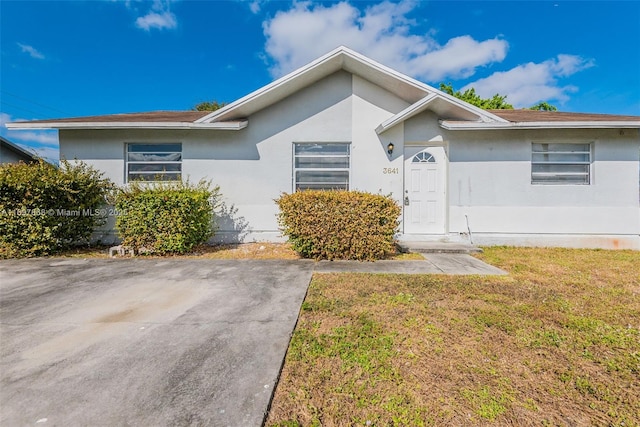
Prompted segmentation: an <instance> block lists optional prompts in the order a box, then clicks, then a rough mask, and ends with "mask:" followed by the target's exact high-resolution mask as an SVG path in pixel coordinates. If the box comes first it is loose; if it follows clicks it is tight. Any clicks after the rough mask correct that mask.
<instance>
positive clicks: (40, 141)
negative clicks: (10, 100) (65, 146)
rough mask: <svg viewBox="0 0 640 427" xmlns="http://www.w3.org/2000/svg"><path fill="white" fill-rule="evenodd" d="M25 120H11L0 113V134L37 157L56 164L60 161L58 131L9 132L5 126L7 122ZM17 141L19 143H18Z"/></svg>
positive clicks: (8, 116) (11, 118) (7, 115)
mask: <svg viewBox="0 0 640 427" xmlns="http://www.w3.org/2000/svg"><path fill="white" fill-rule="evenodd" d="M24 120H25V119H21V118H13V117H11V115H9V114H7V113H0V134H1V135H2V136H4V137H5V138H7V139H8V140H9V141H11V142H13V143H16V144H18V145H20V146H21V147H22V148H24V149H25V150H27V151H29V152H32V153H33V152H35V153H36V154H37V155H38V156H40V157H42V158H44V159H46V160H48V161H51V162H54V163H55V162H57V161H58V160H59V159H60V148H59V143H58V131H56V130H42V131H38V130H9V129H7V127H6V126H5V123H8V122H19V121H24ZM18 141H21V143H19V142H18Z"/></svg>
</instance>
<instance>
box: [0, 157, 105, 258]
mask: <svg viewBox="0 0 640 427" xmlns="http://www.w3.org/2000/svg"><path fill="white" fill-rule="evenodd" d="M112 188H113V187H112V184H111V183H110V182H109V180H107V179H104V178H102V174H101V173H99V172H98V171H96V170H95V169H93V168H91V167H90V166H88V165H86V164H84V163H82V162H74V163H69V162H66V161H62V162H61V164H60V168H57V167H56V166H54V165H52V164H50V163H47V162H45V161H44V160H39V161H38V162H36V163H29V164H25V163H13V164H12V163H8V164H4V165H2V166H0V257H4V258H7V257H31V256H40V255H49V254H54V253H56V252H59V251H60V250H62V249H65V248H67V247H69V246H70V245H72V244H74V243H80V242H83V241H88V239H89V237H90V236H91V233H92V232H93V230H94V228H95V227H96V226H99V225H102V224H104V222H105V221H106V217H107V215H106V210H105V209H100V208H101V207H102V206H104V204H105V195H106V194H107V193H108V192H109V191H110V190H111V189H112Z"/></svg>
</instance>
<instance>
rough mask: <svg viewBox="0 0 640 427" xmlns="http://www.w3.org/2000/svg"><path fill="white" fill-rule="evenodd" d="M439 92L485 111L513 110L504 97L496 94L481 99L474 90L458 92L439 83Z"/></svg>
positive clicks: (450, 86) (448, 85)
mask: <svg viewBox="0 0 640 427" xmlns="http://www.w3.org/2000/svg"><path fill="white" fill-rule="evenodd" d="M440 90H441V91H443V92H444V93H448V94H449V95H453V96H455V97H456V98H458V99H461V100H463V101H464V102H468V103H469V104H471V105H475V106H476V107H480V108H483V109H485V110H513V105H511V104H509V103H507V102H506V99H507V96H506V95H500V94H497V93H496V94H495V95H493V97H491V98H481V97H480V95H478V94H477V93H476V90H475V89H474V88H471V89H467V90H465V91H464V92H460V91H459V90H454V89H453V86H452V85H451V84H444V83H440Z"/></svg>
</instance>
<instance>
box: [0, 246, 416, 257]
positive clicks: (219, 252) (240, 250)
mask: <svg viewBox="0 0 640 427" xmlns="http://www.w3.org/2000/svg"><path fill="white" fill-rule="evenodd" d="M1 254H2V252H1V248H0V255H1ZM55 256H56V257H65V258H108V257H109V246H81V247H76V248H72V249H69V250H67V251H64V252H62V253H60V254H57V255H55ZM141 257H143V258H150V257H162V258H195V259H300V255H299V254H298V253H296V252H295V251H294V250H293V249H291V244H289V243H266V242H262V243H238V244H226V245H206V244H205V245H198V246H196V247H195V248H193V250H192V251H191V252H189V253H187V254H183V255H141ZM388 259H393V260H399V261H411V260H414V261H415V260H424V257H423V256H422V255H420V254H417V253H401V252H396V253H395V254H391V255H390V256H389V257H388Z"/></svg>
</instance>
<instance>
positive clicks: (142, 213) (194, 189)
mask: <svg viewBox="0 0 640 427" xmlns="http://www.w3.org/2000/svg"><path fill="white" fill-rule="evenodd" d="M219 198H220V187H217V186H216V187H213V188H212V187H211V183H210V182H206V181H200V182H199V183H198V184H197V185H194V184H191V183H189V182H187V183H182V182H177V183H176V182H170V183H151V184H149V183H142V182H134V183H131V184H129V186H128V187H127V188H124V189H122V190H121V191H120V192H119V193H118V194H117V196H116V212H117V213H118V216H117V217H116V229H117V230H118V234H119V235H120V238H121V239H122V244H123V245H124V246H129V247H132V248H133V249H134V250H136V251H139V250H140V249H144V250H145V251H148V252H153V253H159V254H170V253H178V254H182V253H185V252H189V251H190V250H191V249H192V248H193V247H194V246H195V245H197V244H200V243H204V242H206V241H207V239H208V238H209V237H211V236H212V235H213V233H214V231H215V229H216V225H215V223H214V215H213V210H214V209H215V208H216V207H217V205H218V203H219Z"/></svg>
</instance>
